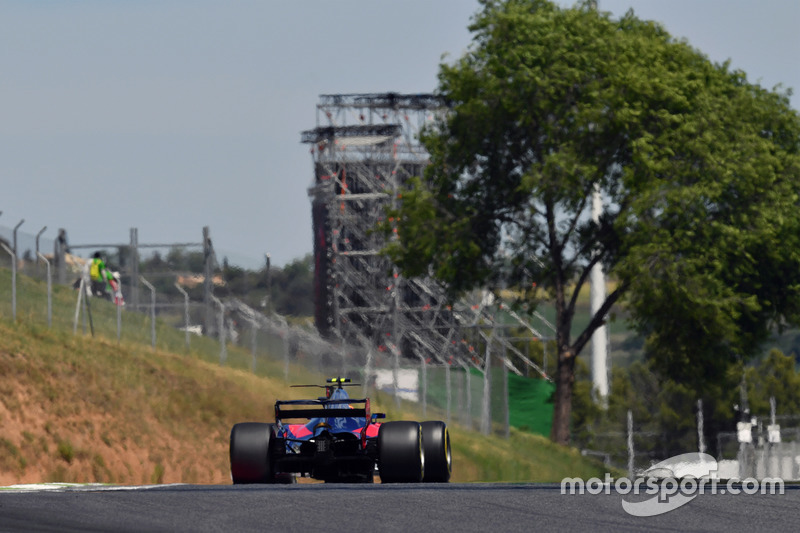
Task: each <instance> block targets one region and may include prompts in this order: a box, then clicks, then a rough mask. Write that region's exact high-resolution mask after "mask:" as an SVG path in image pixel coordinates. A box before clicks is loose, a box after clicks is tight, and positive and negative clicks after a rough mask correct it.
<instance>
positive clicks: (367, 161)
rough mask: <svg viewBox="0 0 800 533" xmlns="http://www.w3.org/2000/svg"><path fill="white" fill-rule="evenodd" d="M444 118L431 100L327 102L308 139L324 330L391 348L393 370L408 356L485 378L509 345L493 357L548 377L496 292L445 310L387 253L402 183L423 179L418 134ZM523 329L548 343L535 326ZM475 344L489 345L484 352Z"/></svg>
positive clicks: (370, 97) (428, 287)
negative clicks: (513, 332) (513, 330)
mask: <svg viewBox="0 0 800 533" xmlns="http://www.w3.org/2000/svg"><path fill="white" fill-rule="evenodd" d="M446 112H447V108H446V105H445V103H444V102H443V101H442V100H441V99H440V98H439V97H437V96H435V95H430V94H411V95H403V94H397V93H380V94H336V95H321V96H320V101H319V103H318V104H317V126H316V128H314V129H312V130H307V131H304V132H302V134H301V140H302V142H303V143H307V144H309V145H311V156H312V160H313V165H314V183H313V185H312V186H311V187H310V188H309V190H308V194H309V197H310V199H311V203H312V219H313V232H314V260H315V269H314V295H315V323H316V326H317V329H318V331H319V332H320V333H321V334H322V335H323V336H325V337H327V338H329V339H332V340H337V341H339V342H341V344H342V345H355V346H361V347H363V348H364V349H365V351H366V352H367V353H368V354H372V351H373V350H377V351H378V352H384V353H385V355H386V356H388V357H392V358H393V359H394V361H395V368H398V367H399V364H400V360H401V359H406V360H410V361H415V362H422V363H423V365H424V364H427V363H430V364H438V365H447V366H453V365H455V366H459V367H462V368H464V369H466V368H468V367H476V368H479V369H481V370H482V371H484V372H486V370H487V369H488V368H489V366H490V365H491V363H490V354H491V351H492V348H491V346H492V345H493V344H494V345H495V346H502V350H497V349H496V348H495V351H496V352H499V351H502V353H503V354H506V353H507V350H508V351H509V352H511V353H514V354H515V358H514V361H517V363H518V364H519V362H520V361H522V364H523V365H528V366H529V367H530V368H531V369H533V370H535V371H537V372H539V373H540V374H542V375H544V373H545V372H544V371H543V370H542V369H541V368H540V367H539V366H538V365H536V364H535V363H534V362H533V361H531V360H530V358H528V357H527V356H526V355H525V354H523V353H521V352H520V350H518V349H517V348H515V347H514V345H513V343H512V342H511V340H510V339H507V338H506V336H505V335H504V334H503V331H504V328H507V327H509V326H508V325H507V324H500V323H499V322H498V321H496V319H495V313H496V312H498V311H499V310H500V308H501V306H502V304H501V303H500V302H494V301H493V299H492V298H491V297H490V296H491V295H488V294H487V293H478V294H477V295H476V297H475V298H474V300H475V301H473V302H466V301H462V302H459V303H458V304H454V305H452V306H451V305H448V304H447V303H446V299H445V297H444V291H443V290H442V288H441V287H440V286H439V285H438V284H437V283H435V282H434V281H433V280H431V279H406V278H404V277H403V276H402V275H401V274H400V273H399V272H398V270H397V268H396V267H394V265H393V264H392V263H391V262H390V261H389V259H388V258H386V257H385V256H383V255H382V254H381V250H382V249H383V248H384V245H385V237H384V235H383V234H382V233H381V232H378V231H375V228H376V226H377V225H378V224H379V223H381V222H383V221H384V218H385V216H386V208H387V207H388V206H393V205H395V203H396V202H397V199H398V194H399V191H400V190H401V189H402V187H403V186H404V185H405V183H406V182H407V181H408V180H409V179H410V178H412V177H414V176H422V175H423V172H424V168H425V166H426V165H427V164H428V161H429V155H428V153H427V151H426V150H425V149H424V147H423V146H422V145H421V144H420V143H419V141H418V136H419V133H420V130H421V129H422V128H423V127H424V126H425V125H426V124H431V123H433V122H434V121H436V120H437V119H438V118H439V117H440V116H441V115H442V114H444V113H446ZM520 321H521V319H520ZM522 322H524V321H522ZM515 326H516V327H520V324H515ZM522 327H525V328H527V329H528V330H530V331H531V332H532V336H534V337H536V336H538V338H539V339H542V338H544V336H543V335H541V334H540V333H539V332H538V331H537V330H535V329H534V328H533V327H532V326H530V324H527V323H523V324H522ZM468 339H469V340H468ZM478 339H482V340H483V345H484V346H485V349H479V348H478V346H477V344H478V343H479V342H480V341H479V340H478ZM476 341H477V342H476ZM369 357H370V355H368V361H369ZM496 361H497V363H495V364H498V363H500V362H501V361H502V363H503V364H504V365H505V366H506V367H507V368H508V369H510V370H512V371H514V372H516V373H518V374H522V373H523V370H529V369H523V370H520V369H519V368H518V367H517V366H515V364H514V363H513V362H512V359H511V358H510V357H507V356H505V355H503V356H502V357H500V359H497V360H496ZM368 364H369V363H368V362H367V365H368ZM525 373H526V374H527V371H526V372H525Z"/></svg>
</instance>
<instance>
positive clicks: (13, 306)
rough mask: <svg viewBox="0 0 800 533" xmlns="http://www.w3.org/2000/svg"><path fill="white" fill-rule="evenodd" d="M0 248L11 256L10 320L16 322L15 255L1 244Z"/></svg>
mask: <svg viewBox="0 0 800 533" xmlns="http://www.w3.org/2000/svg"><path fill="white" fill-rule="evenodd" d="M0 246H2V247H3V249H5V251H6V252H8V255H10V256H11V318H12V319H13V320H17V254H16V253H15V252H14V251H12V250H11V249H10V248H9V247H8V246H6V245H5V244H3V243H2V242H0Z"/></svg>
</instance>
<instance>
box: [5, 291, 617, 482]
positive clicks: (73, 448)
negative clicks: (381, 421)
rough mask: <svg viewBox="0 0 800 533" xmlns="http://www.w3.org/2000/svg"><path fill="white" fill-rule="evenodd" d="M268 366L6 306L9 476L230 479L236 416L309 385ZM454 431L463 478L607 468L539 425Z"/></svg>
mask: <svg viewBox="0 0 800 533" xmlns="http://www.w3.org/2000/svg"><path fill="white" fill-rule="evenodd" d="M33 289H37V288H36V287H32V288H31V290H33ZM37 290H38V289H37ZM65 297H66V298H67V302H70V301H72V295H71V294H67V295H66V296H65ZM164 330H165V332H168V330H169V328H164ZM165 334H166V333H165ZM176 334H177V335H180V334H178V333H177V332H176ZM159 335H161V333H160V334H159ZM179 338H180V337H179ZM177 344H180V343H179V342H178V343H177ZM229 350H230V354H231V357H230V359H229V361H230V362H231V364H233V362H234V361H236V360H237V357H238V358H239V360H241V361H246V360H247V359H248V354H247V353H246V351H244V350H239V349H238V348H236V347H233V346H231V347H230V348H229ZM237 350H238V351H241V352H242V353H240V354H237ZM241 366H242V367H245V366H246V365H244V364H243V365H241ZM263 369H264V371H263V372H262V374H266V375H261V376H256V375H253V374H252V373H251V372H249V371H246V370H240V369H237V368H231V367H230V366H224V367H223V366H220V365H219V364H218V363H217V362H214V361H213V359H212V360H211V361H209V359H208V358H207V357H203V356H201V355H198V354H196V353H189V354H186V353H183V354H177V353H173V352H168V351H162V350H153V349H152V348H151V347H150V346H149V345H148V344H146V343H145V344H142V343H136V342H128V341H125V340H123V341H122V343H120V344H118V343H117V341H116V339H113V340H109V339H107V338H103V337H97V338H92V337H89V336H85V335H82V334H80V333H79V334H78V335H73V334H72V331H71V330H69V329H64V328H53V329H48V328H47V326H46V323H43V322H42V320H41V319H40V318H37V317H32V316H30V315H22V316H18V317H17V321H16V322H12V321H11V319H10V317H9V316H8V315H7V314H5V313H2V312H0V485H10V484H16V483H39V482H46V481H52V482H55V481H62V482H104V483H115V484H151V483H198V484H227V483H230V474H229V463H228V439H229V434H230V428H231V427H232V425H233V424H235V423H237V422H242V421H250V420H252V421H268V420H269V419H270V416H271V408H272V404H273V403H274V401H275V400H276V399H277V398H279V397H280V398H292V397H302V396H304V395H306V394H308V391H307V389H305V390H304V389H291V388H289V387H287V384H286V383H284V382H283V380H282V379H280V378H271V377H269V375H270V370H269V367H268V366H267V367H263ZM303 373H304V372H303V371H302V370H301V369H293V370H292V375H294V376H300V375H302V374H303ZM275 374H280V375H281V377H282V374H281V373H280V372H279V371H277V370H276V371H274V372H272V375H275ZM302 379H303V380H306V379H315V380H318V379H319V377H318V376H317V377H311V376H308V377H306V378H302ZM373 401H374V406H375V409H381V410H385V411H386V412H387V414H388V417H389V419H401V418H404V419H412V420H413V419H421V418H422V417H421V413H419V412H415V406H414V405H403V406H402V407H401V408H397V407H396V406H395V404H394V401H392V400H391V399H390V398H388V397H385V396H383V395H381V394H377V395H375V396H374V397H373ZM438 417H441V414H439V415H438ZM428 418H437V415H436V414H431V413H429V416H428ZM451 435H452V442H453V455H454V476H453V480H454V481H559V480H561V479H562V478H563V477H566V476H581V477H584V478H588V477H592V476H599V477H602V473H603V472H604V469H603V467H602V465H599V464H597V463H594V462H592V461H589V460H587V459H585V458H583V457H581V456H580V454H578V453H577V452H576V451H575V450H572V449H568V448H563V447H559V446H556V445H554V444H552V443H550V442H549V441H548V440H547V439H543V438H541V437H537V436H534V435H529V434H524V433H518V432H516V431H514V432H512V436H511V438H510V439H509V440H505V439H501V438H498V437H494V436H492V437H486V436H483V435H480V434H477V433H475V432H471V431H467V430H464V429H463V428H459V427H457V426H455V425H452V426H451Z"/></svg>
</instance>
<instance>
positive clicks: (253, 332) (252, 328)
mask: <svg viewBox="0 0 800 533" xmlns="http://www.w3.org/2000/svg"><path fill="white" fill-rule="evenodd" d="M249 320H250V353H251V354H252V356H253V359H252V361H251V363H250V371H251V372H253V374H255V373H256V348H257V345H256V342H257V341H256V333H257V332H258V322H256V321H255V320H253V319H252V318H251V319H249Z"/></svg>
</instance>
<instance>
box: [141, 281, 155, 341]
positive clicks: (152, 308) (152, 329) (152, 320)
mask: <svg viewBox="0 0 800 533" xmlns="http://www.w3.org/2000/svg"><path fill="white" fill-rule="evenodd" d="M139 280H140V281H141V282H142V283H144V285H145V287H147V288H148V289H150V336H151V338H152V344H153V350H155V349H156V288H155V287H153V286H152V285H150V282H149V281H147V280H146V279H144V277H142V276H139Z"/></svg>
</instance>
